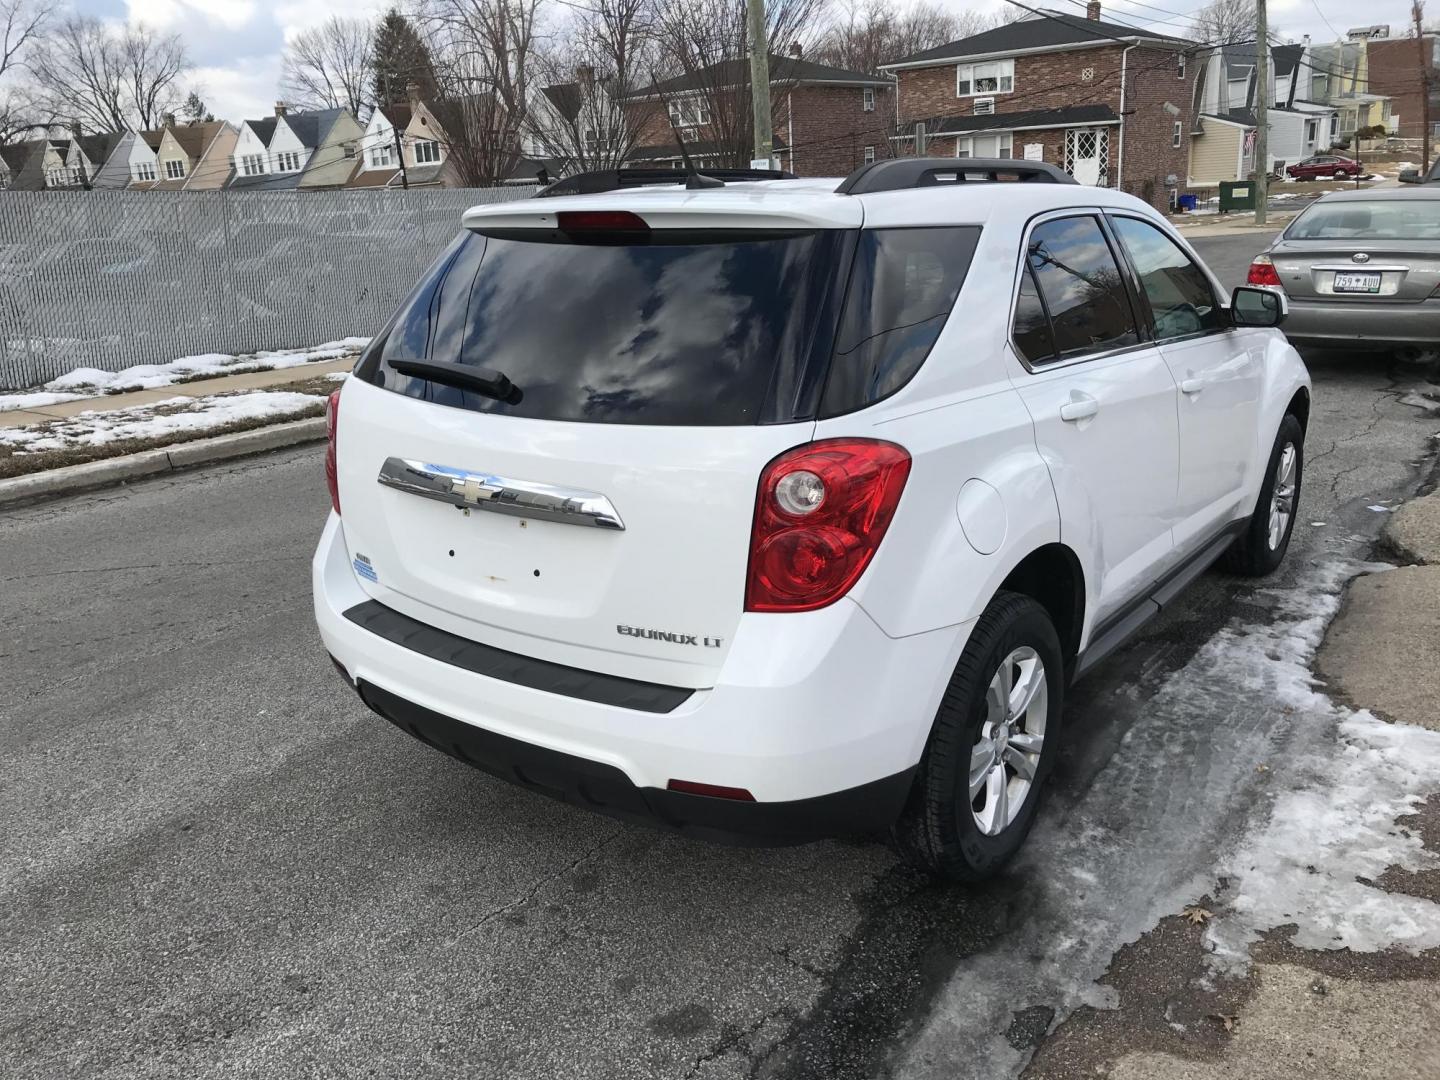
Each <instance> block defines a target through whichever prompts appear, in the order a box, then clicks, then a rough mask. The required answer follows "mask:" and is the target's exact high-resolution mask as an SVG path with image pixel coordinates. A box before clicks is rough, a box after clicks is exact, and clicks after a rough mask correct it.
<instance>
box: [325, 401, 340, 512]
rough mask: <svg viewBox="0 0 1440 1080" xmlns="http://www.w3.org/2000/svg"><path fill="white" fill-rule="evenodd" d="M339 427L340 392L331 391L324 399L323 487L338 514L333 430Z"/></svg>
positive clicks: (337, 484)
mask: <svg viewBox="0 0 1440 1080" xmlns="http://www.w3.org/2000/svg"><path fill="white" fill-rule="evenodd" d="M339 426H340V391H339V390H335V391H332V392H331V394H330V396H329V397H328V398H326V399H325V486H326V487H328V488H329V489H330V505H331V507H333V508H334V510H335V513H337V514H338V513H340V480H339V478H338V477H337V476H336V474H335V429H336V428H338V427H339Z"/></svg>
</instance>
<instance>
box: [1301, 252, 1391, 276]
mask: <svg viewBox="0 0 1440 1080" xmlns="http://www.w3.org/2000/svg"><path fill="white" fill-rule="evenodd" d="M1280 257H1281V258H1282V259H1283V258H1284V257H1285V256H1283V255H1282V256H1280ZM1296 269H1303V266H1300V267H1296ZM1310 269H1311V270H1334V271H1336V272H1337V273H1341V274H1374V273H1377V272H1378V273H1381V274H1384V273H1391V274H1397V273H1406V272H1408V271H1409V269H1410V267H1408V266H1390V265H1382V264H1380V263H1311V264H1310Z"/></svg>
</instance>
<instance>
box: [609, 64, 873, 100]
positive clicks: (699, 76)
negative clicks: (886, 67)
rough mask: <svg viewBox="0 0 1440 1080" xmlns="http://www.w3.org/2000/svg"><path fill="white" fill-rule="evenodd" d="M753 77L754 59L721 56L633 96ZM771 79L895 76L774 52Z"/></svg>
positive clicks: (842, 81)
mask: <svg viewBox="0 0 1440 1080" xmlns="http://www.w3.org/2000/svg"><path fill="white" fill-rule="evenodd" d="M749 81H750V61H749V59H748V58H746V57H738V58H736V59H733V60H721V61H720V62H719V63H717V64H711V65H709V66H708V67H703V68H700V69H698V70H696V71H692V72H689V73H687V74H685V75H677V76H675V78H673V79H665V80H664V81H662V82H660V83H658V84H655V85H651V86H647V87H641V88H639V89H638V90H637V91H636V92H635V93H633V94H631V95H630V96H631V97H632V98H642V99H643V98H651V97H655V96H656V91H657V90H658V91H659V93H661V94H680V93H685V92H687V91H691V90H712V89H715V88H717V87H721V86H743V85H744V84H745V83H748V82H749ZM770 81H771V82H772V83H792V84H797V85H801V84H804V83H822V84H825V85H829V86H890V85H892V83H891V80H890V79H888V78H886V77H885V76H883V75H867V74H866V73H865V72H863V71H846V70H845V69H844V68H837V67H830V66H829V65H828V64H817V63H815V62H813V61H811V60H805V59H802V58H800V57H796V56H776V55H774V54H773V53H772V54H771V56H770Z"/></svg>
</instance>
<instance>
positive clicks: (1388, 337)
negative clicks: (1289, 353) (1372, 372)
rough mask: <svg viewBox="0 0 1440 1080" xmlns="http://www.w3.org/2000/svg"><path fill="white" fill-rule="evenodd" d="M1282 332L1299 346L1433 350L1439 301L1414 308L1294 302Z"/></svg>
mask: <svg viewBox="0 0 1440 1080" xmlns="http://www.w3.org/2000/svg"><path fill="white" fill-rule="evenodd" d="M1281 329H1283V330H1284V331H1285V336H1286V337H1287V338H1289V339H1290V340H1291V341H1292V342H1294V343H1296V344H1299V345H1330V346H1340V347H1343V346H1360V347H1366V346H1370V347H1375V348H1383V347H1386V346H1391V345H1427V346H1432V347H1433V346H1434V345H1435V344H1436V342H1437V341H1440V299H1437V300H1423V301H1420V302H1419V303H1412V304H1398V303H1388V304H1387V303H1366V302H1364V301H1363V300H1349V301H1339V302H1337V301H1325V300H1294V299H1292V300H1291V301H1290V314H1289V315H1288V316H1287V317H1286V319H1285V323H1284V326H1282V327H1281Z"/></svg>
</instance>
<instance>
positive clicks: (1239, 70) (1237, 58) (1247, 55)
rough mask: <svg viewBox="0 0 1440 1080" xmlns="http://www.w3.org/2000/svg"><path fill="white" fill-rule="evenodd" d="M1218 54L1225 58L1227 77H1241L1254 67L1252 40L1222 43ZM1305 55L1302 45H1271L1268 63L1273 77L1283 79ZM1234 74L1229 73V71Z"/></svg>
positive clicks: (1253, 45)
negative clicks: (1232, 43) (1230, 43)
mask: <svg viewBox="0 0 1440 1080" xmlns="http://www.w3.org/2000/svg"><path fill="white" fill-rule="evenodd" d="M1220 55H1221V56H1222V57H1224V59H1225V67H1226V70H1227V78H1232V79H1243V78H1244V77H1245V75H1246V73H1247V72H1249V71H1251V70H1253V69H1254V67H1255V43H1254V42H1253V41H1250V42H1246V43H1244V44H1240V45H1222V46H1221V48H1220ZM1304 55H1305V46H1304V45H1272V46H1271V47H1270V65H1271V67H1272V69H1273V70H1274V74H1275V78H1277V79H1283V78H1285V77H1286V76H1287V75H1289V74H1290V73H1291V72H1293V71H1294V70H1295V69H1296V68H1297V67H1299V66H1300V61H1301V59H1302V58H1303V57H1304ZM1232 71H1233V72H1234V74H1229V73H1230V72H1232Z"/></svg>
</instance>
